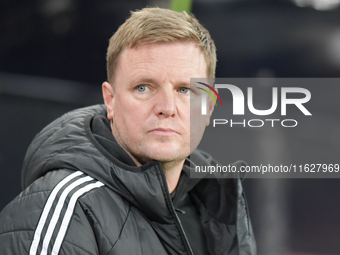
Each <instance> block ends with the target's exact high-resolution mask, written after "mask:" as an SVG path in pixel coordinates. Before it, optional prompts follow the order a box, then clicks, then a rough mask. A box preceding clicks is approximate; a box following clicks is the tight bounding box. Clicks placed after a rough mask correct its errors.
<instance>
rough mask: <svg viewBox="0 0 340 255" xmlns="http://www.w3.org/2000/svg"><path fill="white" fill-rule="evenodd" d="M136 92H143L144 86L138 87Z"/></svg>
mask: <svg viewBox="0 0 340 255" xmlns="http://www.w3.org/2000/svg"><path fill="white" fill-rule="evenodd" d="M137 90H138V91H139V92H145V90H146V86H145V85H139V86H138V87H137Z"/></svg>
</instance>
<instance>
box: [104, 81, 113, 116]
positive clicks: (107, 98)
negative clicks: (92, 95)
mask: <svg viewBox="0 0 340 255" xmlns="http://www.w3.org/2000/svg"><path fill="white" fill-rule="evenodd" d="M102 91H103V98H104V104H105V106H106V111H107V118H108V119H109V120H112V119H113V103H114V98H115V97H114V90H113V87H112V86H111V84H110V83H108V82H104V83H103V85H102Z"/></svg>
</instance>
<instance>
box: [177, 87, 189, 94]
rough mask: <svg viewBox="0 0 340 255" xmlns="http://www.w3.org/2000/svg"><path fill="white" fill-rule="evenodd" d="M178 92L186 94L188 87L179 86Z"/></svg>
mask: <svg viewBox="0 0 340 255" xmlns="http://www.w3.org/2000/svg"><path fill="white" fill-rule="evenodd" d="M179 92H181V93H183V94H186V93H188V92H189V89H188V88H180V89H179Z"/></svg>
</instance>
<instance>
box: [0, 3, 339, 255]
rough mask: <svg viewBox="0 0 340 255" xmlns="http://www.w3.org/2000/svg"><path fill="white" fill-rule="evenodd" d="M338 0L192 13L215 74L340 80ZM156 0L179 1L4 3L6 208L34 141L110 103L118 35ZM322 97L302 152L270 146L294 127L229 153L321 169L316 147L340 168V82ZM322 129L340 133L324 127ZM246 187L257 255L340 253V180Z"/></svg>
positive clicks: (0, 58) (0, 63)
mask: <svg viewBox="0 0 340 255" xmlns="http://www.w3.org/2000/svg"><path fill="white" fill-rule="evenodd" d="M339 4H340V0H285V1H279V0H270V1H269V0H268V1H265V0H263V1H260V0H248V1H246V0H244V1H242V0H194V1H193V5H192V12H193V13H194V14H195V16H196V17H197V18H198V19H199V20H200V22H201V23H202V24H203V25H204V26H205V27H206V28H207V29H208V30H209V31H210V33H211V35H212V37H213V38H214V40H215V43H216V46H217V49H218V64H217V72H216V77H277V78H281V77H282V78H283V77H293V78H294V77H319V78H321V77H339V76H340V8H339ZM155 5H157V6H160V7H165V8H167V7H169V1H168V0H148V1H146V0H138V1H137V0H134V1H133V0H125V1H113V0H111V1H109V0H96V1H94V0H82V1H80V0H78V1H77V0H31V1H23V0H11V1H10V0H2V1H1V3H0V123H1V124H0V210H1V209H2V208H3V207H4V206H5V205H6V204H8V203H9V202H10V201H11V200H12V199H13V198H14V197H15V196H16V195H18V194H19V192H20V191H21V185H20V182H21V180H20V175H21V167H22V162H23V158H24V155H25V152H26V149H27V147H28V146H29V144H30V142H31V141H32V139H33V138H34V136H35V135H36V134H37V133H38V132H39V131H40V130H41V129H42V128H43V127H44V126H45V125H47V124H48V123H49V122H51V121H52V120H54V119H55V118H57V117H59V116H60V115H62V114H63V113H65V112H67V111H69V110H72V109H75V108H78V107H82V106H87V105H91V104H97V103H102V99H101V83H102V82H103V81H105V80H106V62H105V54H106V47H107V45H108V40H109V38H110V37H111V35H112V34H113V33H114V32H115V31H116V30H117V28H118V26H119V25H120V24H122V23H123V22H124V21H125V19H126V18H127V17H128V16H129V12H130V10H136V9H140V8H143V7H145V6H155ZM327 91H328V92H327ZM324 93H325V94H324V95H318V96H322V98H323V99H324V100H319V101H314V107H315V109H318V112H317V114H318V119H319V120H322V121H319V122H316V121H314V122H313V123H311V125H310V126H308V125H306V126H305V127H304V128H305V129H304V130H302V131H301V130H300V133H296V134H293V135H294V139H295V142H296V143H295V144H294V146H293V147H290V146H275V144H274V145H273V143H271V140H270V139H271V138H272V139H274V138H275V142H276V145H277V143H278V144H280V143H282V144H284V142H285V141H286V139H285V135H292V132H293V131H291V132H290V134H286V133H284V132H280V131H275V132H269V133H270V134H269V136H268V134H265V135H264V134H263V133H262V134H259V133H258V132H247V133H245V132H244V131H238V130H236V131H234V132H235V134H234V135H232V136H230V137H229V138H228V139H229V143H230V147H232V148H233V149H229V150H227V152H228V153H227V155H226V157H229V158H230V160H231V161H232V160H234V159H244V160H246V161H247V162H248V163H250V164H252V163H257V162H259V161H260V160H261V159H263V158H266V157H273V158H277V159H279V158H280V157H282V158H286V157H287V155H288V154H289V155H294V157H293V158H299V157H300V153H301V157H302V158H304V159H306V161H304V163H312V162H308V161H307V160H309V158H308V155H309V152H311V154H313V153H314V154H315V153H318V152H320V158H318V160H321V161H322V160H324V162H314V163H339V161H340V160H338V162H329V160H330V158H329V157H327V155H332V157H331V158H332V159H334V158H336V159H337V155H339V153H340V133H339V132H340V131H339V129H340V123H339V118H338V116H339V114H340V109H339V108H338V107H333V106H332V107H330V106H328V104H327V102H328V99H329V101H331V102H337V101H338V96H339V94H340V87H336V86H334V88H333V89H332V90H331V92H329V90H325V92H324ZM313 96H314V95H313ZM312 101H313V100H312ZM316 102H317V103H316ZM311 103H312V102H311ZM314 120H315V119H314ZM321 126H327V127H329V128H330V129H329V130H332V132H321V133H320V132H317V130H318V127H321ZM304 131H305V132H304ZM268 146H269V147H268ZM271 146H272V147H271ZM268 148H269V149H268ZM292 148H295V151H293V150H292ZM314 154H313V155H314ZM310 161H312V158H311V159H310ZM244 185H245V189H246V192H247V197H248V203H249V207H250V213H251V217H252V221H253V227H254V231H255V234H256V237H257V241H258V253H259V255H276V254H278V255H282V254H285V255H288V254H289V255H293V254H294V255H297V254H304V255H307V254H309V255H335V254H340V242H339V241H338V237H339V236H340V216H339V215H340V179H248V180H245V181H244ZM0 224H1V222H0Z"/></svg>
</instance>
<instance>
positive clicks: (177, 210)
mask: <svg viewBox="0 0 340 255" xmlns="http://www.w3.org/2000/svg"><path fill="white" fill-rule="evenodd" d="M175 211H176V212H179V213H181V214H185V211H184V210H181V209H178V208H175Z"/></svg>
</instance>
